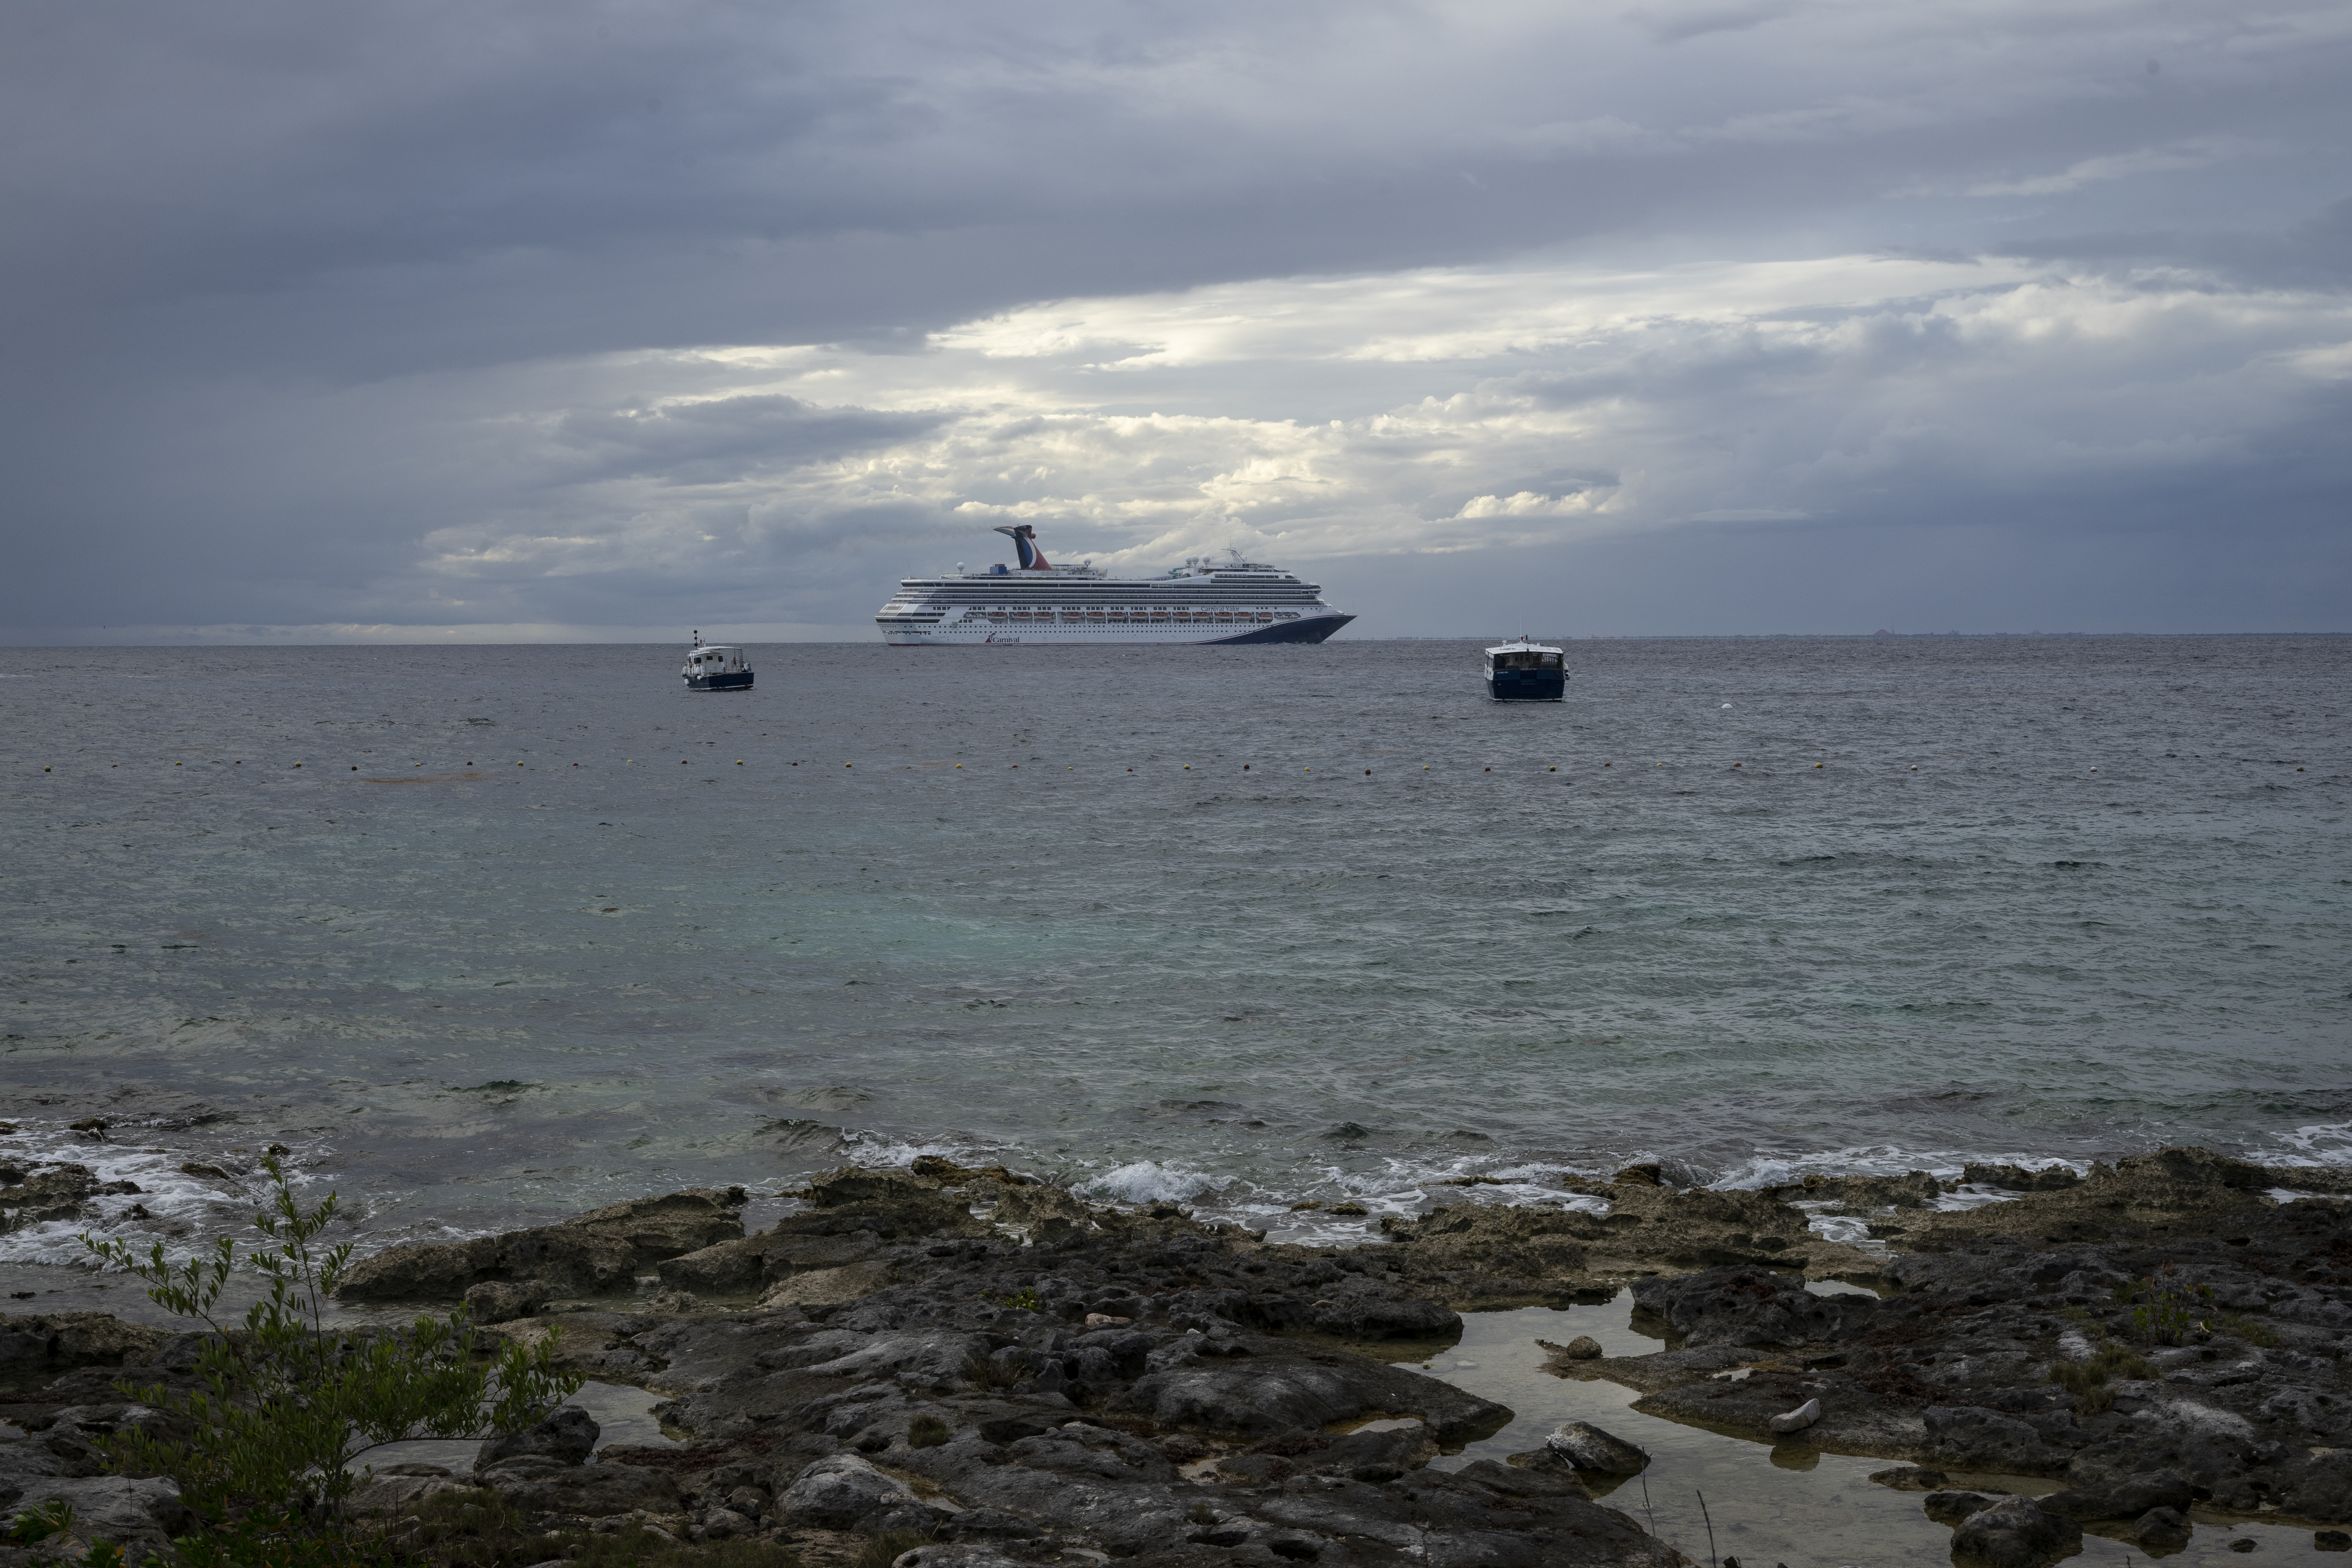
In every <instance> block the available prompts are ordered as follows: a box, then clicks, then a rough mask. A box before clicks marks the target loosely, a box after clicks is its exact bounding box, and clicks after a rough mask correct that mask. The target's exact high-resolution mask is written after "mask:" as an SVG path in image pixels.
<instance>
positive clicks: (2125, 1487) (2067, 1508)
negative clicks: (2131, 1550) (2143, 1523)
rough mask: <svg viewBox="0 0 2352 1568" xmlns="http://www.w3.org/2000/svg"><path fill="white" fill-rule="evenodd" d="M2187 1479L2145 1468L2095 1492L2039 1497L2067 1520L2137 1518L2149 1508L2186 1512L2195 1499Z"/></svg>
mask: <svg viewBox="0 0 2352 1568" xmlns="http://www.w3.org/2000/svg"><path fill="white" fill-rule="evenodd" d="M2195 1496H2196V1494H2195V1492H2194V1491H2193V1489H2191V1488H2190V1487H2189V1482H2188V1481H2187V1480H2186V1479H2184V1478H2182V1477H2180V1476H2179V1475H2176V1474H2174V1473H2173V1472H2172V1471H2170V1470H2145V1471H2142V1472H2140V1473H2139V1474H2137V1475H2134V1476H2129V1477H2126V1479H2123V1480H2121V1481H2118V1482H2117V1483H2116V1484H2115V1485H2114V1486H2112V1487H2107V1488H2105V1489H2101V1490H2098V1491H2060V1492H2053V1493H2051V1494H2050V1495H2049V1496H2048V1497H2045V1498H2043V1499H2042V1500H2041V1503H2042V1509H2043V1510H2045V1511H2047V1512H2050V1513H2063V1514H2064V1515H2065V1516H2066V1517H2067V1518H2069V1519H2080V1520H2105V1519H2137V1518H2138V1517H2139V1516H2140V1515H2142V1514H2144V1513H2146V1512H2147V1511H2148V1510H2150V1509H2157V1508H2168V1509H2172V1510H2176V1511H2179V1512H2183V1513H2185V1512H2187V1511H2188V1510H2189V1504H2190V1503H2191V1502H2192V1501H2193V1500H2195Z"/></svg>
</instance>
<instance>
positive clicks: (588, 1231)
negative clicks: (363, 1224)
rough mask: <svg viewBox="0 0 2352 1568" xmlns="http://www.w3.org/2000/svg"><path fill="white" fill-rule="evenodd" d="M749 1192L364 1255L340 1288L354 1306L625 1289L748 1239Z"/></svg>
mask: <svg viewBox="0 0 2352 1568" xmlns="http://www.w3.org/2000/svg"><path fill="white" fill-rule="evenodd" d="M742 1201H743V1200H742V1189H741V1188H740V1187H739V1188H736V1189H735V1190H734V1192H733V1194H731V1196H730V1194H727V1193H721V1192H717V1191H712V1190H709V1189H696V1190H693V1191H689V1192H683V1193H672V1194H669V1195H668V1196H667V1197H659V1198H644V1199H639V1200H637V1201H635V1202H634V1203H625V1204H614V1205H610V1206H609V1207H605V1208H601V1209H597V1210H595V1211H594V1212H593V1213H590V1214H584V1215H581V1216H580V1217H579V1218H577V1219H569V1220H565V1221H564V1222H562V1224H561V1225H549V1226H535V1227H533V1228H531V1229H529V1230H514V1231H509V1232H507V1233H506V1234H505V1235H503V1236H485V1237H475V1238H473V1239H472V1240H469V1241H453V1242H417V1243H412V1244H410V1245H408V1246H406V1247H392V1248H390V1249H389V1250H387V1251H384V1252H379V1253H377V1254H376V1255H375V1256H374V1257H373V1258H362V1260H361V1261H359V1262H358V1263H356V1264H353V1265H352V1269H351V1272H350V1273H348V1274H346V1275H345V1276H344V1277H343V1281H342V1286H341V1289H340V1290H339V1291H338V1292H337V1293H338V1294H339V1295H341V1297H342V1298H343V1299H344V1300H351V1301H384V1300H450V1299H454V1298H457V1297H462V1296H463V1295H465V1293H466V1292H467V1290H468V1289H471V1288H473V1287H474V1286H476V1285H481V1284H488V1283H493V1282H503V1283H509V1284H518V1285H520V1284H526V1283H527V1284H529V1285H531V1286H535V1287H537V1288H538V1289H539V1291H540V1292H541V1296H542V1299H543V1298H544V1297H545V1296H550V1295H585V1294H591V1293H594V1292H598V1291H605V1290H612V1289H625V1288H626V1287H627V1286H628V1285H629V1283H630V1282H631V1281H632V1280H633V1279H635V1277H636V1275H637V1273H638V1272H639V1271H640V1270H642V1269H644V1268H646V1267H648V1266H650V1265H652V1264H655V1263H657V1262H660V1261H662V1260H664V1259H666V1258H676V1257H678V1256H679V1255H681V1254H683V1253H688V1252H693V1251H696V1250H698V1249H699V1248H702V1247H710V1246H712V1245H714V1244H716V1243H718V1242H721V1241H725V1240H729V1239H731V1238H735V1237H740V1236H741V1235H742V1234H743V1222H742V1221H741V1220H740V1218H738V1217H737V1216H736V1213H735V1211H736V1209H737V1208H738V1207H739V1206H740V1205H741V1203H742Z"/></svg>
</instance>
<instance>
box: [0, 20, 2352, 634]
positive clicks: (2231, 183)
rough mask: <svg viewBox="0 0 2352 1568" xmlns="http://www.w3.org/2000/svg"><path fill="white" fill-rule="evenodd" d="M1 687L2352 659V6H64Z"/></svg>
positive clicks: (8, 525)
mask: <svg viewBox="0 0 2352 1568" xmlns="http://www.w3.org/2000/svg"><path fill="white" fill-rule="evenodd" d="M0 200H4V201H5V207H4V208H0V211H5V223H0V268H5V278H0V283H5V287H0V312H5V323H6V324H5V352H0V398H5V405H0V461H5V479H0V484H5V491H0V494H4V495H5V518H0V529H5V546H6V559H7V562H8V570H7V571H6V572H5V574H0V640H6V641H13V642H142V641H229V642H246V641H275V640H297V641H300V640H347V639H356V640H369V639H373V640H383V641H426V640H435V641H438V640H453V639H463V640H490V641H509V640H536V639H555V640H595V639H602V638H608V637H617V638H652V637H659V638H668V637H674V636H678V635H682V633H683V631H684V629H685V628H687V627H688V626H700V627H702V628H705V629H706V630H707V631H719V632H722V633H724V634H727V635H730V636H733V637H747V638H757V639H762V640H764V639H770V638H780V637H856V638H861V639H862V638H870V637H873V636H874V635H875V634H874V632H873V627H872V621H871V616H872V615H873V613H874V611H875V609H876V608H877V606H878V605H880V603H881V602H882V600H883V599H885V598H886V597H887V596H888V594H889V592H890V590H891V588H892V586H893V584H894V582H895V579H896V578H897V577H898V576H899V575H901V574H907V573H910V572H919V571H934V570H938V569H940V568H943V567H948V566H950V565H952V564H953V563H955V562H957V561H965V562H969V563H972V564H973V565H975V566H977V565H979V564H982V563H986V562H989V561H994V560H1003V559H1007V558H1008V557H1007V554H1006V552H1005V549H1004V547H1003V540H1002V539H1001V538H999V537H998V536H995V535H993V534H991V533H990V532H989V530H990V529H991V528H992V527H993V526H995V525H997V524H999V523H1003V522H1008V521H1029V522H1034V524H1035V525H1036V526H1037V530H1038V533H1039V535H1040V538H1041V540H1042V542H1044V543H1045V546H1046V548H1047V550H1048V552H1050V553H1052V554H1053V555H1055V557H1056V558H1057V559H1058V558H1061V557H1065V556H1071V557H1091V558H1092V559H1093V560H1094V561H1095V562H1096V563H1097V564H1098V565H1104V566H1109V567H1113V568H1132V569H1138V570H1156V569H1159V568H1161V567H1164V566H1166V565H1167V564H1169V563H1172V562H1174V561H1177V560H1180V559H1181V558H1182V557H1183V556H1185V555H1187V554H1194V553H1199V552H1202V551H1205V550H1210V549H1220V548H1223V547H1224V546H1227V545H1234V546H1239V547H1240V548H1242V549H1243V550H1244V551H1246V552H1250V553H1251V554H1252V555H1254V556H1256V557H1258V558H1261V559H1271V560H1274V561H1276V562H1279V563H1284V564H1286V565H1291V566H1295V567H1297V568H1300V569H1302V570H1303V571H1305V572H1307V574H1311V575H1312V576H1313V577H1314V578H1316V579H1317V580H1318V581H1320V582H1321V583H1323V584H1325V585H1326V588H1327V591H1328V597H1330V598H1331V599H1332V601H1333V602H1334V603H1336V604H1338V605H1339V606H1340V607H1342V608H1344V609H1350V610H1355V611H1358V612H1359V613H1360V615H1361V616H1362V618H1361V619H1360V621H1359V622H1358V624H1357V626H1356V627H1355V628H1354V632H1353V633H1352V634H1351V635H1363V636H1374V637H1377V636H1384V635H1387V636H1401V635H1412V636H1426V635H1476V634H1486V633H1491V632H1496V631H1500V630H1517V629H1519V628H1520V627H1521V626H1530V627H1534V628H1537V629H1540V630H1543V631H1545V632H1547V633H1551V634H1567V635H1584V634H1588V633H1675V632H1700V633H1709V632H1772V631H1789V632H1806V631H1845V632H1853V631H1870V630H1873V629H1874V628H1876V627H1879V626H1887V627H1891V628H1894V629H1896V630H1912V631H1918V630H1937V631H1940V630H1946V629H1952V628H1960V629H1969V630H1985V631H2003V630H2031V629H2049V630H2057V629H2076V630H2111V629H2143V630H2156V631H2186V630H2271V629H2336V630H2352V6H2347V5H2345V4H2344V3H2343V0H2228V3H2226V4H2222V3H2214V4H2204V5H2187V4H2166V3H2161V0H2152V3H2137V0H2088V3H2085V0H1926V3H1919V4H1910V5H1890V4H1888V3H1886V0H1815V3H1806V0H1605V3H1600V4H1574V3H1570V4H1560V3H1558V0H1549V3H1546V4H1541V5H1533V4H1530V5H1518V4H1487V5H1445V6H1440V5H1408V4H1381V3H1379V0H1347V3H1346V4H1328V5H1327V4H1320V3H1313V0H1300V3H1292V4H1279V3H1277V4H1267V3H1266V0H1251V3H1249V4H1231V5H1228V4H1222V3H1220V0H1191V3H1188V4H1186V5H1122V4H1117V3H1114V0H1086V3H1082V4H1081V3H1071V4H1052V3H1042V4H1039V3H1028V0H994V3H989V4H973V3H972V0H955V3H950V4H939V5H924V4H876V3H873V0H868V3H866V4H860V5H814V4H782V3H779V0H762V3H760V4H744V5H724V4H704V5H696V4H687V3H680V0H663V3H661V4H645V5H595V4H583V3H579V0H563V3H562V4H556V3H552V0H550V3H547V4H513V3H502V0H463V3H457V0H452V3H449V4H401V3H398V0H393V3H389V4H383V5H367V6H334V5H331V6H322V5H316V4H312V3H309V0H304V3H301V4H296V3H293V0H286V3H282V4H269V3H247V0H208V3H206V4H205V5H184V4H143V5H142V4H138V3H127V4H109V5H92V4H89V3H87V0H17V3H16V4H14V5H10V6H8V7H7V8H6V9H5V12H0Z"/></svg>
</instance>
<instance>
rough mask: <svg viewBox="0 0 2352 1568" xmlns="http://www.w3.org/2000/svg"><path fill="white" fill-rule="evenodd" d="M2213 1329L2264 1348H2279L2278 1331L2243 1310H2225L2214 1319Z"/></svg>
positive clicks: (2218, 1332)
mask: <svg viewBox="0 0 2352 1568" xmlns="http://www.w3.org/2000/svg"><path fill="white" fill-rule="evenodd" d="M2211 1327H2212V1331H2214V1332H2215V1333H2217V1334H2229V1335H2231V1337H2233V1338H2236V1339H2241V1340H2243V1341H2245V1342H2247V1343H2248V1344H2250V1345H2253V1346H2256V1347H2258V1348H2259V1349H2262V1350H2275V1349H2277V1348H2278V1342H2279V1337H2278V1331H2277V1330H2276V1329H2273V1328H2272V1327H2271V1326H2270V1325H2269V1324H2268V1323H2265V1322H2263V1321H2262V1320H2261V1319H2259V1318H2249V1317H2248V1316H2246V1315H2245V1314H2244V1313H2243V1312H2225V1313H2223V1314H2222V1315H2221V1317H2218V1318H2215V1319H2214V1320H2213V1321H2212V1324H2211Z"/></svg>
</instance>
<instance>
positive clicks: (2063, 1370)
mask: <svg viewBox="0 0 2352 1568" xmlns="http://www.w3.org/2000/svg"><path fill="white" fill-rule="evenodd" d="M2154 1375H2155V1371H2154V1369H2153V1368H2151V1367H2150V1366H2149V1365H2148V1364H2147V1360H2146V1359H2145V1358H2143V1357H2142V1356H2141V1355H2140V1353H2139V1352H2137V1351H2135V1350H2131V1349H2129V1348H2127V1347H2126V1346H2123V1345H2105V1346H2102V1347H2101V1348H2100V1350H2099V1352H2098V1353H2097V1354H2095V1355H2094V1356H2093V1357H2092V1358H2091V1359H2090V1360H2089V1361H2061V1362H2053V1363H2051V1364H2050V1381H2051V1382H2052V1383H2053V1384H2057V1385H2058V1386H2059V1387H2061V1388H2063V1389H2065V1390H2067V1391H2068V1392H2069V1393H2071V1394H2074V1412H2075V1414H2076V1415H2103V1414H2104V1413H2105V1412H2107V1411H2109V1410H2113V1409H2114V1408H2115V1407H2116V1391H2115V1390H2114V1389H2112V1388H2110V1387H2108V1386H2107V1384H2108V1382H2109V1380H2111V1379H2112V1380H2115V1381H2117V1382H2128V1381H2131V1380H2134V1379H2137V1378H2146V1377H2153V1376H2154Z"/></svg>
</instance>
